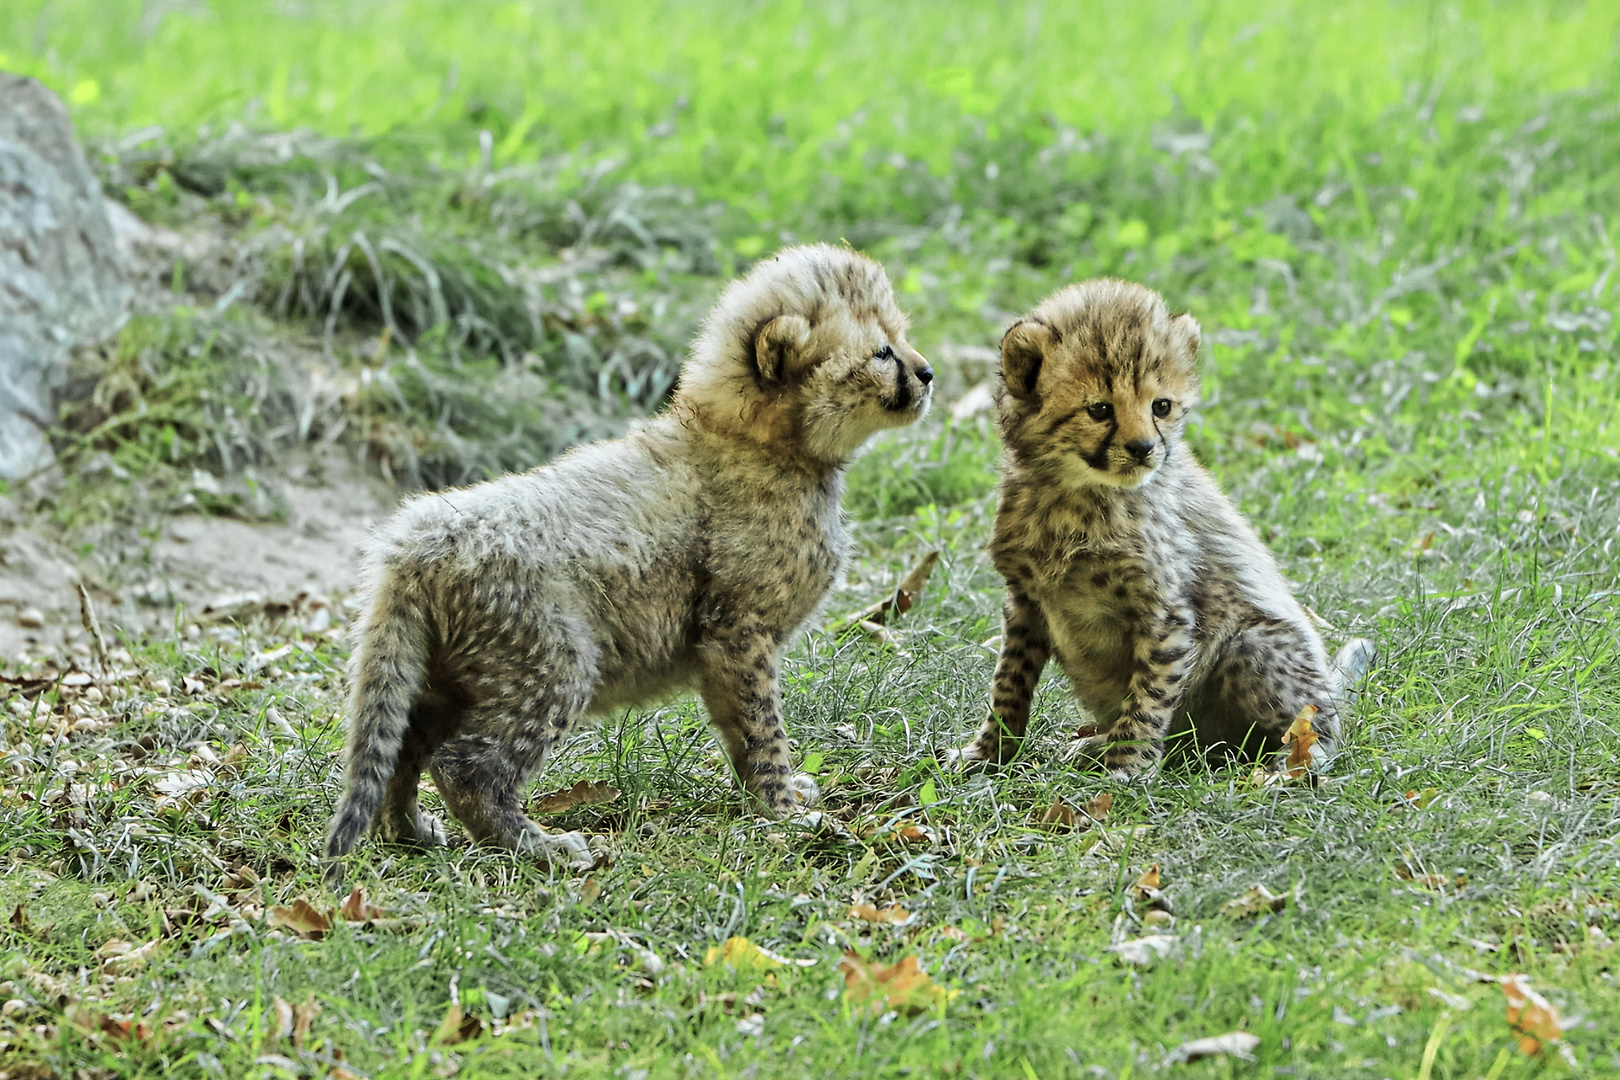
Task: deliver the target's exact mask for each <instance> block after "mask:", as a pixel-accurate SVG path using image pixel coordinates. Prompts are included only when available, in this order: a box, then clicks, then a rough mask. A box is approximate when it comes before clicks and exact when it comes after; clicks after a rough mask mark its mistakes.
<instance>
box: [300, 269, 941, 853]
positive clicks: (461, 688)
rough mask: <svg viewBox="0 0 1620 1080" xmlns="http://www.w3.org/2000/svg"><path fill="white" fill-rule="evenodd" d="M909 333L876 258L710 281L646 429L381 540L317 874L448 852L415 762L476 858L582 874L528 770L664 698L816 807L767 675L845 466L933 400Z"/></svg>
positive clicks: (745, 779)
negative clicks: (378, 852)
mask: <svg viewBox="0 0 1620 1080" xmlns="http://www.w3.org/2000/svg"><path fill="white" fill-rule="evenodd" d="M906 329H907V322H906V318H905V316H904V315H903V314H902V313H901V312H900V310H899V308H898V307H897V306H896V305H895V302H894V296H893V292H892V290H891V288H890V284H889V281H888V279H887V277H885V275H884V273H883V269H882V267H880V266H879V265H878V264H877V263H875V262H873V261H871V260H870V259H867V258H865V257H863V256H861V255H858V254H856V253H855V252H853V251H849V250H847V249H842V248H835V247H830V246H826V245H818V246H813V247H801V248H792V249H788V250H786V251H783V252H781V253H780V254H778V255H777V256H776V257H774V258H772V259H770V260H767V261H765V262H762V263H761V264H759V265H758V266H757V267H756V268H755V269H754V270H753V271H752V272H751V273H750V274H748V276H747V277H745V278H743V279H741V280H739V281H737V282H734V283H733V284H732V285H731V286H729V287H728V288H727V289H726V291H725V292H724V294H723V295H722V296H721V297H720V300H719V302H718V304H717V305H716V307H715V309H714V311H713V313H711V315H710V316H709V318H708V320H707V322H706V324H705V326H704V328H703V330H702V332H701V334H700V335H699V337H698V339H697V341H696V342H695V344H694V346H693V349H692V353H691V356H690V358H689V359H688V360H687V362H686V365H685V367H684V369H683V371H682V374H681V381H680V385H679V387H678V388H677V390H676V393H675V396H674V400H673V401H672V403H671V405H670V407H669V408H668V409H667V410H666V411H665V412H664V413H663V414H662V415H660V416H659V417H657V418H655V419H653V420H652V421H650V422H649V423H647V424H646V425H645V426H644V427H642V428H640V429H639V430H637V431H635V432H634V433H632V434H630V435H628V436H626V437H625V438H623V439H619V440H616V441H613V442H604V443H597V444H594V445H591V446H586V447H582V448H580V449H578V450H576V451H574V452H572V453H570V454H568V455H566V456H565V457H563V458H561V459H560V460H558V461H556V462H555V463H553V464H550V465H546V466H542V467H541V468H538V469H535V470H533V471H531V472H526V473H522V474H518V475H513V476H507V477H504V478H502V479H499V480H495V481H492V482H489V483H486V484H479V485H476V486H474V487H469V488H464V489H461V490H458V491H447V492H441V493H436V494H430V495H423V496H420V497H417V498H415V499H412V500H411V501H409V502H408V503H406V504H405V505H404V506H403V507H402V508H401V509H400V510H399V512H398V513H397V514H395V515H394V517H393V518H392V519H391V520H390V521H388V522H387V523H386V524H385V525H383V526H382V527H381V528H380V529H379V530H377V532H376V534H375V535H374V536H373V537H372V538H371V540H370V541H369V545H368V547H367V549H366V552H365V555H364V559H363V595H364V596H365V598H366V599H365V604H364V614H363V617H362V620H361V622H360V624H359V627H358V636H357V646H356V648H355V651H354V654H353V659H352V660H351V663H350V683H351V697H350V705H349V722H350V732H349V746H348V781H347V787H346V790H345V792H344V794H343V798H342V800H341V802H340V804H339V806H338V808H337V811H336V813H335V815H334V816H333V818H332V823H331V828H330V833H329V836H328V840H327V844H326V858H327V860H328V867H329V875H330V876H331V877H332V878H333V879H334V880H335V881H336V880H341V878H342V869H341V864H340V863H339V862H337V860H338V859H340V858H341V857H342V856H343V855H345V854H347V853H348V852H349V851H350V850H352V849H353V848H354V846H355V845H356V843H357V842H358V841H359V839H360V837H361V836H362V835H363V834H364V833H365V831H366V829H367V828H368V827H373V828H374V829H375V831H376V832H378V833H379V834H381V835H382V836H383V837H385V838H389V839H394V840H399V841H407V842H413V843H443V842H444V838H445V833H444V828H443V826H442V825H441V824H440V823H439V822H437V821H435V820H433V819H432V818H430V817H429V816H428V815H426V814H424V813H423V812H422V811H421V809H420V808H419V807H418V805H417V797H416V792H417V783H418V780H419V778H420V776H421V773H422V770H423V768H424V767H425V768H427V769H428V770H429V771H430V772H431V773H432V776H433V780H434V783H435V785H436V786H437V788H438V791H439V794H440V795H441V796H442V797H443V799H444V802H445V805H446V806H447V807H448V808H449V810H450V812H451V813H452V814H453V815H455V817H456V818H457V819H458V820H459V821H460V822H461V824H462V825H463V826H464V827H465V828H466V830H467V831H468V833H469V834H471V836H472V838H473V839H474V840H476V841H478V842H479V843H483V844H490V845H494V846H498V847H504V848H510V849H514V850H517V851H521V852H535V853H538V854H543V855H547V856H552V857H561V858H564V859H567V860H570V861H574V862H577V863H581V864H589V862H590V861H591V855H590V852H589V849H588V848H587V846H586V843H585V840H584V838H582V837H580V836H579V835H578V834H567V835H564V836H553V835H550V834H547V833H544V832H542V831H541V830H540V828H539V827H538V826H536V825H535V824H534V823H533V822H532V821H530V820H529V818H528V817H527V816H526V815H525V814H524V812H523V807H522V799H523V796H524V792H525V790H526V786H527V783H528V781H529V779H530V778H531V776H532V775H533V774H534V773H535V771H536V770H538V769H539V768H540V767H541V766H542V764H543V763H544V762H545V761H546V759H547V757H548V756H549V755H550V754H551V752H552V751H553V750H554V749H555V747H556V746H557V744H558V743H559V742H560V741H561V740H562V739H563V738H564V737H566V736H567V735H568V733H569V732H570V731H571V730H572V729H573V728H574V727H575V725H577V724H578V723H579V722H580V721H581V720H583V719H584V718H586V717H588V716H591V715H595V714H600V713H603V712H606V711H608V710H611V709H614V708H617V707H621V706H630V705H635V704H639V703H643V702H647V701H651V700H656V699H659V698H662V697H665V696H667V695H669V694H671V693H674V692H676V691H679V690H682V689H695V690H697V691H698V693H699V694H701V696H702V698H703V701H704V704H705V706H706V707H707V709H708V712H709V719H710V721H711V722H712V724H713V725H714V727H715V729H716V731H717V732H718V734H719V738H720V742H721V744H722V745H723V746H724V747H725V750H726V752H727V754H728V755H729V756H730V759H731V763H732V765H733V767H734V768H735V770H736V772H737V775H738V778H739V779H740V781H741V783H742V785H743V787H744V788H745V789H746V790H747V791H748V792H749V793H750V794H751V795H752V796H753V797H754V798H755V799H756V800H757V801H758V803H759V804H760V805H761V806H762V807H763V809H765V810H766V811H767V812H769V813H771V814H774V815H778V816H782V815H790V814H795V813H799V812H802V811H804V810H805V809H806V808H808V807H810V806H812V805H814V804H815V802H816V801H817V792H816V786H815V783H814V781H812V780H811V779H810V778H809V777H808V776H804V775H794V773H793V770H792V768H791V763H790V760H789V755H788V744H787V737H786V735H785V733H784V731H783V727H782V699H781V693H780V690H779V689H778V685H777V672H778V667H779V664H780V662H781V657H782V651H783V649H784V648H785V646H786V645H787V643H788V641H789V639H790V638H791V637H792V635H793V634H794V633H795V632H796V630H797V629H798V628H799V626H800V625H801V624H803V622H804V621H805V619H806V618H807V617H808V616H809V615H810V614H811V612H812V611H813V610H814V609H815V608H816V606H817V605H818V604H819V603H820V602H821V600H822V597H823V596H824V595H825V593H826V592H827V589H828V587H829V586H830V585H831V584H832V583H833V581H834V578H835V577H836V575H837V574H838V572H839V568H840V566H841V563H842V560H843V558H844V552H845V548H846V538H845V535H844V529H843V526H842V523H841V518H840V513H841V512H840V499H841V496H842V493H843V483H844V479H843V477H844V469H845V466H846V464H847V463H848V461H849V459H850V455H851V454H853V453H854V452H855V451H856V450H857V449H858V448H859V447H860V445H861V444H862V443H863V442H864V441H865V440H866V439H867V438H869V437H870V436H871V435H873V434H875V433H876V432H878V431H880V430H883V429H885V428H893V427H899V426H902V425H905V424H909V423H913V422H915V421H916V420H918V419H919V418H921V417H922V415H923V414H924V413H925V412H926V410H927V408H928V403H929V398H930V385H929V384H930V381H931V379H932V377H933V371H932V369H931V368H930V367H929V366H928V363H927V361H926V360H924V359H923V357H922V356H921V355H920V354H918V353H917V352H916V350H914V349H913V348H912V347H911V346H910V345H908V344H907V343H906Z"/></svg>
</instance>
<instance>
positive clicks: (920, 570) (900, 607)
mask: <svg viewBox="0 0 1620 1080" xmlns="http://www.w3.org/2000/svg"><path fill="white" fill-rule="evenodd" d="M938 562H939V552H937V551H930V552H929V553H928V554H927V555H924V556H923V559H922V562H920V563H918V564H917V565H916V566H915V567H913V568H912V571H911V573H909V574H907V575H906V576H905V580H903V581H901V582H900V587H899V588H898V589H896V590H894V600H893V609H894V613H895V614H896V615H904V614H905V613H906V612H908V611H910V610H911V609H912V607H913V606H914V605H915V604H916V603H917V598H918V597H919V596H921V595H922V590H923V586H924V585H926V584H927V583H928V575H930V574H932V573H933V572H934V566H935V564H937V563H938Z"/></svg>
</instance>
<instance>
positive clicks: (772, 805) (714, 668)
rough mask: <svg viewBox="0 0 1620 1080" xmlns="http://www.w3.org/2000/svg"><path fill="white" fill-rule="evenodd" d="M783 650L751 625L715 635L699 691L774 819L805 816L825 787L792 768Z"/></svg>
mask: <svg viewBox="0 0 1620 1080" xmlns="http://www.w3.org/2000/svg"><path fill="white" fill-rule="evenodd" d="M780 653H781V645H780V643H779V642H776V641H773V640H772V639H771V638H770V637H769V635H767V634H765V633H763V632H760V631H759V630H757V629H754V628H752V627H750V626H748V625H747V624H744V625H743V626H742V627H740V628H739V629H738V631H737V632H735V633H733V634H730V635H725V634H717V635H716V638H715V641H714V643H713V645H711V648H710V660H709V674H708V675H707V677H706V678H704V680H703V682H702V684H701V686H700V688H699V689H700V693H701V695H702V697H703V704H704V707H705V708H707V709H708V712H709V721H710V723H711V724H713V726H714V729H715V732H716V733H717V734H718V735H719V736H720V742H721V745H722V746H724V747H725V750H726V756H727V757H728V758H730V759H731V767H732V768H733V769H734V770H735V771H736V773H737V778H738V780H739V781H740V782H741V784H742V787H743V790H744V791H746V792H747V793H748V794H749V795H750V796H751V797H752V798H753V799H754V800H755V801H756V802H757V803H758V804H759V805H760V807H761V808H762V809H764V810H765V812H766V813H768V814H770V815H771V816H772V817H776V818H783V819H807V818H810V817H811V812H812V811H813V810H814V809H815V808H816V806H818V805H819V804H820V802H821V791H820V789H819V788H818V787H817V786H816V782H815V780H814V779H812V778H811V777H810V776H808V775H806V774H804V773H795V772H794V771H793V766H792V758H791V757H790V756H789V753H788V740H787V732H786V731H785V730H784V729H783V726H782V693H781V690H780V688H779V687H778V686H777V669H778V664H779V662H780ZM814 820H819V815H815V818H814Z"/></svg>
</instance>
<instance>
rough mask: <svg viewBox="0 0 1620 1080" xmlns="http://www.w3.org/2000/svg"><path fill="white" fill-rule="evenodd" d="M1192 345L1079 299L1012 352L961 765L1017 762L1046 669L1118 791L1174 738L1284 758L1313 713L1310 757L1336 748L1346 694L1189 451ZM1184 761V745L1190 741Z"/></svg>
mask: <svg viewBox="0 0 1620 1080" xmlns="http://www.w3.org/2000/svg"><path fill="white" fill-rule="evenodd" d="M1198 344H1199V327H1198V323H1197V322H1196V321H1195V320H1194V319H1193V317H1192V316H1191V315H1177V316H1175V317H1172V316H1171V315H1170V313H1169V312H1168V311H1167V310H1166V308H1165V304H1164V300H1163V298H1161V297H1160V296H1159V295H1158V294H1157V293H1156V292H1153V291H1152V290H1151V289H1147V288H1144V287H1143V286H1140V285H1135V284H1131V283H1128V282H1123V281H1114V280H1107V279H1103V280H1095V281H1088V282H1084V283H1081V284H1078V285H1071V286H1068V287H1066V288H1064V289H1061V290H1059V291H1058V292H1056V293H1054V294H1053V295H1052V296H1050V297H1049V298H1047V299H1046V300H1045V301H1044V302H1042V303H1041V304H1040V305H1039V306H1038V307H1036V308H1035V310H1034V311H1032V312H1030V314H1029V315H1028V316H1026V317H1025V318H1023V319H1021V320H1020V321H1018V322H1017V323H1015V324H1014V325H1013V326H1012V328H1011V329H1009V330H1008V331H1007V333H1006V335H1005V337H1003V339H1002V343H1001V382H1000V386H999V388H998V394H997V412H998V426H999V429H1000V433H1001V438H1002V443H1003V446H1004V448H1005V449H1004V455H1003V460H1002V477H1001V492H1000V503H999V506H998V508H997V511H996V524H995V535H994V539H993V540H992V542H991V549H990V550H991V554H992V558H993V559H994V561H995V565H996V569H998V570H999V571H1000V572H1001V574H1002V576H1003V577H1005V578H1006V580H1007V594H1006V600H1005V606H1004V623H1003V630H1004V633H1003V644H1002V648H1001V657H1000V660H999V662H998V663H997V665H996V673H995V681H994V685H993V689H992V699H991V710H990V715H989V717H988V718H987V719H986V720H985V722H984V725H983V727H982V728H981V729H980V731H979V733H978V735H977V737H975V738H974V739H973V741H972V742H970V743H968V744H967V745H966V746H964V747H962V748H961V749H960V750H959V751H954V752H953V753H954V756H956V757H957V758H958V759H959V760H960V761H961V762H962V763H964V764H965V763H968V762H973V761H985V762H994V763H1002V762H1006V761H1009V760H1010V759H1011V758H1012V757H1013V756H1014V755H1015V754H1016V753H1017V752H1018V748H1019V746H1020V745H1021V742H1022V739H1023V736H1024V732H1025V728H1026V726H1027V723H1028V720H1029V707H1030V698H1031V696H1032V694H1033V692H1034V689H1035V684H1036V681H1037V680H1038V679H1039V678H1040V674H1041V671H1042V669H1043V668H1044V667H1045V666H1046V662H1047V660H1048V659H1053V660H1056V661H1057V663H1058V666H1059V667H1060V668H1062V670H1063V673H1064V674H1065V675H1067V676H1068V678H1069V682H1070V683H1071V685H1072V686H1073V688H1074V692H1075V696H1076V697H1077V698H1078V699H1079V701H1080V704H1081V705H1082V706H1084V708H1085V709H1086V711H1087V712H1089V713H1090V714H1091V717H1092V719H1093V720H1094V722H1095V725H1096V726H1095V731H1096V734H1095V735H1092V736H1088V737H1087V738H1085V739H1082V740H1079V741H1078V742H1077V745H1076V746H1075V747H1074V750H1075V751H1076V752H1085V753H1088V754H1100V756H1101V758H1102V761H1103V764H1104V766H1105V767H1106V768H1107V769H1108V771H1109V772H1110V773H1111V774H1113V775H1114V776H1115V777H1117V778H1121V779H1125V778H1129V777H1132V776H1136V775H1138V774H1142V773H1145V772H1148V771H1150V770H1151V769H1153V768H1154V767H1155V766H1156V765H1157V763H1158V761H1159V760H1160V758H1161V757H1162V756H1163V753H1164V747H1165V740H1166V738H1167V737H1169V736H1172V735H1176V736H1181V735H1185V734H1190V735H1192V736H1193V738H1194V740H1195V743H1196V745H1197V747H1198V748H1199V749H1200V750H1202V751H1205V752H1207V753H1211V754H1214V755H1217V756H1222V755H1228V754H1234V753H1240V752H1241V753H1244V754H1255V753H1261V752H1268V751H1276V750H1278V749H1279V748H1280V747H1281V745H1282V743H1281V737H1282V735H1283V733H1284V732H1285V731H1286V730H1287V728H1288V726H1289V725H1290V724H1291V723H1292V722H1293V720H1294V718H1295V717H1296V716H1297V715H1298V714H1299V713H1300V711H1301V709H1302V708H1303V706H1305V705H1307V704H1309V705H1314V706H1316V708H1317V710H1318V712H1317V713H1316V716H1315V719H1314V727H1315V730H1316V731H1317V732H1318V733H1319V734H1320V735H1321V739H1320V741H1319V742H1318V743H1317V744H1316V748H1315V753H1316V754H1318V755H1319V756H1320V758H1321V759H1325V757H1326V756H1327V755H1328V754H1330V753H1331V751H1332V747H1333V741H1334V740H1335V739H1336V738H1337V737H1338V734H1339V704H1340V699H1341V696H1342V691H1343V688H1344V683H1345V681H1346V677H1347V676H1349V677H1350V678H1352V679H1354V678H1359V675H1360V674H1362V673H1364V671H1365V668H1366V664H1367V662H1368V661H1369V660H1370V658H1371V645H1370V643H1368V642H1365V641H1356V642H1352V643H1351V644H1350V645H1349V646H1347V647H1346V649H1345V650H1344V651H1343V652H1342V653H1341V654H1340V656H1341V661H1342V662H1343V663H1344V664H1345V665H1347V666H1350V667H1352V668H1353V669H1354V670H1352V671H1350V672H1343V671H1340V670H1338V669H1337V668H1336V666H1335V663H1334V662H1330V661H1329V659H1328V656H1327V654H1326V652H1325V651H1324V649H1323V646H1322V641H1321V638H1320V637H1319V636H1318V635H1317V633H1316V630H1315V629H1314V628H1313V627H1312V625H1311V623H1310V620H1309V619H1308V618H1307V617H1306V615H1305V612H1304V609H1302V608H1301V607H1300V605H1299V603H1298V602H1297V601H1295V599H1294V598H1293V596H1292V595H1290V594H1289V591H1288V588H1287V586H1286V585H1285V584H1284V583H1283V580H1282V576H1281V574H1280V573H1279V572H1278V570H1277V565H1276V563H1275V562H1274V561H1273V559H1272V557H1271V553H1270V552H1269V551H1267V550H1266V548H1265V546H1264V545H1263V544H1262V543H1261V542H1260V540H1259V538H1258V537H1256V536H1255V534H1254V530H1253V529H1251V528H1250V527H1249V524H1248V522H1246V521H1245V520H1244V519H1243V517H1242V515H1240V514H1239V513H1238V512H1237V510H1236V509H1234V508H1233V506H1232V504H1231V503H1230V502H1228V501H1227V499H1226V497H1225V496H1224V495H1223V494H1222V493H1221V491H1220V489H1219V488H1218V487H1216V485H1215V482H1214V481H1213V480H1212V479H1211V478H1210V476H1209V474H1208V473H1206V472H1205V471H1204V469H1203V467H1202V466H1200V465H1199V464H1198V462H1197V461H1196V460H1194V458H1193V456H1192V454H1191V453H1190V452H1189V450H1188V449H1187V448H1186V446H1185V445H1183V444H1182V442H1181V436H1182V428H1183V425H1184V423H1185V420H1186V416H1187V411H1188V410H1189V409H1190V408H1191V407H1192V406H1193V405H1194V403H1195V402H1196V401H1197V398H1198V374H1197V369H1196V360H1197V356H1198ZM1176 741H1177V744H1178V745H1179V744H1180V739H1179V738H1178V739H1177V740H1176Z"/></svg>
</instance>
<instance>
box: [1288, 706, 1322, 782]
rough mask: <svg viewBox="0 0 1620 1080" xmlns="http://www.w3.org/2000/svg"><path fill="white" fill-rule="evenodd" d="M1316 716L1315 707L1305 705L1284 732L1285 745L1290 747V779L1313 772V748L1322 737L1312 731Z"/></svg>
mask: <svg viewBox="0 0 1620 1080" xmlns="http://www.w3.org/2000/svg"><path fill="white" fill-rule="evenodd" d="M1315 716H1316V706H1315V705H1305V706H1304V707H1303V708H1301V709H1300V710H1299V715H1298V716H1296V717H1294V722H1293V723H1292V724H1289V725H1288V730H1287V731H1285V732H1283V738H1282V741H1283V745H1284V746H1286V747H1288V776H1289V777H1290V779H1292V778H1293V777H1297V776H1303V775H1304V774H1305V773H1308V772H1310V771H1311V747H1313V746H1315V745H1316V740H1317V739H1318V738H1320V737H1321V736H1319V735H1317V733H1316V732H1315V731H1313V730H1312V729H1311V720H1312V719H1313V718H1314V717H1315Z"/></svg>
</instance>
